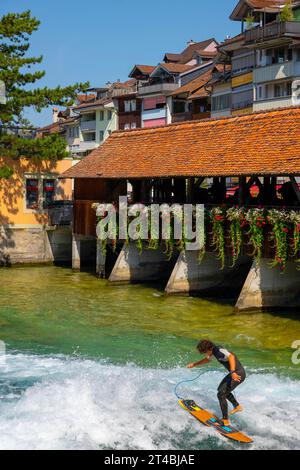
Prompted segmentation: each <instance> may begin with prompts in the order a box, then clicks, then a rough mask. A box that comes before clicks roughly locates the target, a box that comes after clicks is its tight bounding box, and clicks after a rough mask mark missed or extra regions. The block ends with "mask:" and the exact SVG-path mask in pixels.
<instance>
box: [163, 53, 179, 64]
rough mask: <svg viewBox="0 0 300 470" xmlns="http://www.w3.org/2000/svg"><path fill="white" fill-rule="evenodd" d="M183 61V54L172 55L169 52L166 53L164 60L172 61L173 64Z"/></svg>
mask: <svg viewBox="0 0 300 470" xmlns="http://www.w3.org/2000/svg"><path fill="white" fill-rule="evenodd" d="M181 59H182V55H181V54H172V53H169V52H166V54H165V57H164V60H170V61H171V62H180V60H181Z"/></svg>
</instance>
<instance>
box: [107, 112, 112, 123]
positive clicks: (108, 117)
mask: <svg viewBox="0 0 300 470" xmlns="http://www.w3.org/2000/svg"><path fill="white" fill-rule="evenodd" d="M111 118H112V111H107V119H108V120H109V121H110V120H111Z"/></svg>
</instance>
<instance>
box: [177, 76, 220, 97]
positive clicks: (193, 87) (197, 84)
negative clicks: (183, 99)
mask: <svg viewBox="0 0 300 470" xmlns="http://www.w3.org/2000/svg"><path fill="white" fill-rule="evenodd" d="M211 78H212V70H209V71H208V72H205V73H203V74H202V75H200V76H199V77H197V78H195V79H194V80H192V81H191V82H188V83H187V84H186V85H183V86H181V87H180V88H177V90H175V91H172V93H170V95H171V96H178V95H182V94H187V95H188V96H189V95H190V94H191V93H194V92H196V91H198V90H199V89H200V88H202V87H203V86H204V85H205V84H206V83H207V82H209V81H210V80H211Z"/></svg>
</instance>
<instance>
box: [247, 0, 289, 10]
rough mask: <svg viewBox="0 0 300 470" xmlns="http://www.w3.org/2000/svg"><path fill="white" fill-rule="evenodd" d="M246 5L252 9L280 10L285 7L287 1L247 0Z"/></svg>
mask: <svg viewBox="0 0 300 470" xmlns="http://www.w3.org/2000/svg"><path fill="white" fill-rule="evenodd" d="M246 3H247V4H248V5H249V7H252V8H258V9H263V8H274V9H278V10H279V9H280V7H282V6H284V5H285V3H286V1H285V0H246Z"/></svg>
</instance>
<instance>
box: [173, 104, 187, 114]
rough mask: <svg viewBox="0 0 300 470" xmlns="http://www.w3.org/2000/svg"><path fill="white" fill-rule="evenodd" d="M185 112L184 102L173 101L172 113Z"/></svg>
mask: <svg viewBox="0 0 300 470" xmlns="http://www.w3.org/2000/svg"><path fill="white" fill-rule="evenodd" d="M184 112H185V102H184V101H174V102H173V113H174V114H178V113H184Z"/></svg>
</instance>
